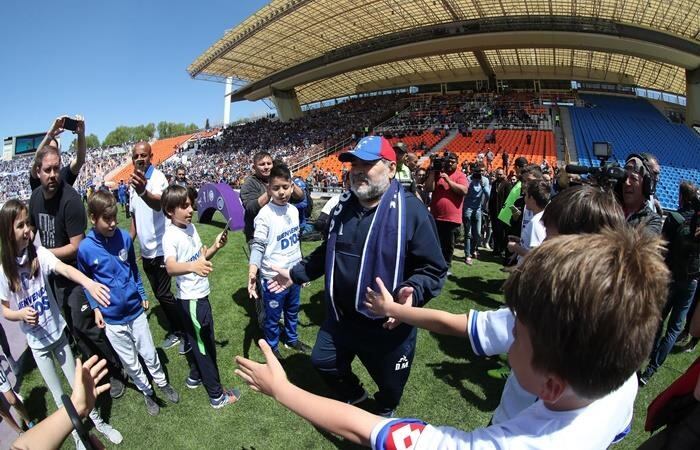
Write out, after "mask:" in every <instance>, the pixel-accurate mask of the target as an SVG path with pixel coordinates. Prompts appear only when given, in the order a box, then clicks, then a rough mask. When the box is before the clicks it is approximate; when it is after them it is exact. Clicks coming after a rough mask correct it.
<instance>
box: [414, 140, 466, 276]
mask: <svg viewBox="0 0 700 450" xmlns="http://www.w3.org/2000/svg"><path fill="white" fill-rule="evenodd" d="M458 161H459V159H458V158H457V155H456V154H454V153H451V152H449V151H447V152H445V157H444V164H443V166H442V167H439V168H438V170H433V169H432V168H431V170H430V171H429V172H428V175H427V177H426V179H425V186H424V189H425V191H426V192H432V199H431V201H430V212H431V214H432V215H433V217H434V218H435V225H436V226H437V232H438V238H439V239H440V248H441V249H442V256H443V257H444V258H445V261H446V262H447V265H448V267H449V266H450V264H451V262H452V254H453V252H454V247H455V233H456V231H457V230H458V229H459V227H460V225H462V209H463V205H464V196H465V195H467V177H466V176H465V175H464V173H462V171H461V170H457V163H458Z"/></svg>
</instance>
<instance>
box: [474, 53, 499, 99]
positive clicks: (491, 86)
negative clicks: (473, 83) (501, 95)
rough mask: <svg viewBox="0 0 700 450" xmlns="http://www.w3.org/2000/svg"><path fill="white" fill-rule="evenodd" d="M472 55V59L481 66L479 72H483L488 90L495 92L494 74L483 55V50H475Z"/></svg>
mask: <svg viewBox="0 0 700 450" xmlns="http://www.w3.org/2000/svg"><path fill="white" fill-rule="evenodd" d="M472 53H474V57H475V58H476V60H477V61H478V62H479V65H480V66H481V70H483V71H484V74H486V78H487V79H488V80H489V90H492V91H495V90H496V72H494V70H493V67H491V63H490V62H489V59H488V58H487V57H486V54H484V52H483V50H477V51H475V52H472Z"/></svg>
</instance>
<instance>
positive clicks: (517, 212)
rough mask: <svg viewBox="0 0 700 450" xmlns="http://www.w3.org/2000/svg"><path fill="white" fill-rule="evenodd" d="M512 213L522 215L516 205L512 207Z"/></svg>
mask: <svg viewBox="0 0 700 450" xmlns="http://www.w3.org/2000/svg"><path fill="white" fill-rule="evenodd" d="M510 212H511V213H513V214H520V209H519V208H518V207H517V206H515V205H510Z"/></svg>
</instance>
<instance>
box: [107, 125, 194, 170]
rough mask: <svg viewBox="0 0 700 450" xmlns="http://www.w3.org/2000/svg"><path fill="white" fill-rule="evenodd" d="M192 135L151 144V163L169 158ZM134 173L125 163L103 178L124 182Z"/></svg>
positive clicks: (131, 167) (156, 163) (155, 163)
mask: <svg viewBox="0 0 700 450" xmlns="http://www.w3.org/2000/svg"><path fill="white" fill-rule="evenodd" d="M192 136H193V135H192V134H185V135H182V136H176V137H172V138H167V139H160V140H158V141H155V142H154V143H152V144H151V151H152V152H153V156H152V157H151V163H152V164H154V165H158V164H160V163H162V162H163V161H165V160H166V159H168V158H170V157H171V156H173V155H174V154H175V152H176V151H177V147H179V146H180V145H182V144H183V143H184V142H185V141H187V140H188V139H189V138H191V137H192ZM133 171H134V166H133V164H131V163H125V164H124V165H122V166H121V167H119V168H117V169H115V170H114V171H112V173H110V174H108V175H107V176H106V177H105V180H106V181H114V182H119V180H124V181H125V182H126V181H127V180H128V179H129V177H131V174H132V173H133Z"/></svg>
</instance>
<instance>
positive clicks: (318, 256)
mask: <svg viewBox="0 0 700 450" xmlns="http://www.w3.org/2000/svg"><path fill="white" fill-rule="evenodd" d="M339 159H340V160H341V161H343V162H345V161H347V162H350V163H351V164H352V168H351V169H350V183H351V192H347V193H345V194H343V196H341V197H342V198H341V199H340V203H339V205H338V206H336V208H335V209H334V212H333V213H332V214H331V217H332V220H331V225H330V230H331V232H330V233H329V238H328V239H327V240H325V241H324V242H323V243H322V244H321V245H320V246H319V247H318V248H317V249H316V250H315V251H314V252H313V253H311V254H310V255H309V256H308V257H306V258H305V259H304V260H303V261H302V262H300V263H299V264H297V265H296V266H295V267H293V268H292V269H291V270H284V269H280V268H274V267H273V269H275V270H276V271H277V272H278V275H277V277H275V279H274V280H273V282H272V283H270V284H269V286H268V287H269V288H270V290H272V291H274V290H275V289H286V288H287V287H288V286H290V285H291V284H292V283H296V284H302V283H305V282H307V281H310V280H313V279H316V278H319V277H320V276H321V275H324V274H327V278H326V286H327V289H326V306H327V314H326V319H325V321H324V323H323V324H322V325H321V329H320V330H319V333H318V336H317V338H316V344H315V345H314V349H313V352H312V355H311V362H312V364H313V365H314V367H315V368H316V369H317V370H318V371H319V373H320V374H321V376H322V377H323V378H324V380H325V381H326V382H327V383H328V385H329V386H330V387H331V388H332V390H333V391H334V393H335V395H336V397H337V398H338V399H340V400H343V401H347V402H349V403H353V404H356V403H359V402H361V401H363V400H364V399H365V398H367V391H365V390H364V389H363V388H362V386H361V385H360V382H359V380H358V378H357V376H355V374H354V373H353V372H352V368H351V363H352V360H353V359H354V358H355V356H358V357H359V358H360V360H361V361H362V363H363V364H364V366H365V367H366V368H367V371H368V372H369V374H370V376H371V377H372V379H373V380H374V381H375V382H376V383H377V387H378V388H379V391H378V392H377V393H376V394H375V396H374V398H375V400H376V402H377V408H378V410H377V411H376V412H377V413H378V414H382V415H385V416H391V415H392V414H393V412H394V410H395V409H396V407H397V406H398V404H399V401H400V400H401V395H402V394H403V388H404V386H405V385H406V382H407V381H408V376H409V373H410V366H411V363H412V361H413V356H414V353H415V346H416V329H415V328H414V327H411V326H409V325H406V324H400V323H398V322H397V321H395V320H394V319H391V318H390V319H388V320H385V319H383V318H375V317H372V316H371V314H368V312H367V310H366V308H365V307H364V300H365V296H366V292H367V287H372V288H374V285H375V282H374V277H376V276H378V275H379V273H382V272H383V273H384V274H385V275H388V274H393V275H394V276H393V280H394V283H392V280H391V279H384V278H382V279H383V281H384V283H385V284H387V283H388V285H389V289H393V293H394V297H395V298H396V301H397V302H399V303H405V302H411V304H413V305H414V306H422V305H424V304H425V303H426V302H428V301H429V300H430V299H431V298H433V297H435V296H437V295H438V294H439V293H440V290H441V289H442V286H443V284H444V280H445V276H446V274H447V264H446V263H445V259H444V258H443V256H442V253H441V251H440V243H439V241H438V238H437V230H436V228H435V222H434V221H433V219H432V216H431V215H430V214H429V213H428V211H427V209H426V208H425V206H424V205H423V203H422V202H421V201H420V200H419V199H418V198H417V197H415V196H414V195H413V194H411V193H408V192H406V193H404V192H403V191H402V190H401V189H400V187H399V186H398V185H397V184H398V182H397V181H395V180H394V181H392V178H393V177H394V174H395V172H396V154H395V152H394V150H393V149H392V148H391V145H390V144H389V142H388V141H386V139H384V138H380V137H374V136H372V137H368V138H364V139H362V140H361V141H360V142H359V143H358V145H357V147H355V149H354V150H353V151H350V152H346V153H343V154H341V155H340V158H339ZM402 209H403V211H401V210H402ZM392 211H398V214H396V213H395V212H392ZM392 214H393V215H392ZM397 217H398V218H402V219H399V222H398V223H399V226H398V227H396V228H391V227H390V229H394V230H396V233H394V234H392V233H387V234H386V235H383V236H382V237H381V239H380V240H379V242H380V243H379V244H378V247H380V250H378V253H377V257H376V258H375V254H374V253H372V254H370V251H369V250H367V249H368V248H370V247H371V243H372V242H377V241H373V240H372V233H375V232H376V230H377V229H383V227H385V226H386V225H387V223H384V222H387V221H389V220H396V218H397ZM375 219H377V220H375ZM382 221H384V222H382ZM334 230H335V231H334ZM334 234H335V235H334ZM392 242H393V245H392V244H391V243H392ZM397 242H398V243H403V245H398V246H397V245H396V243H397ZM392 251H393V252H394V253H393V254H391V252H392ZM387 254H388V257H386V256H387ZM328 255H333V256H332V257H331V259H328ZM393 255H397V256H396V257H395V258H394V259H393V260H392V258H391V256H393ZM382 257H386V259H385V261H397V263H396V265H395V269H396V270H394V269H391V270H387V267H383V266H377V265H375V261H376V259H381V258H382ZM367 265H373V267H374V269H372V270H371V271H370V272H371V273H369V274H368V273H367ZM400 268H403V270H402V271H401V270H400ZM386 278H389V277H388V276H387V277H386ZM397 280H398V281H397Z"/></svg>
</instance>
